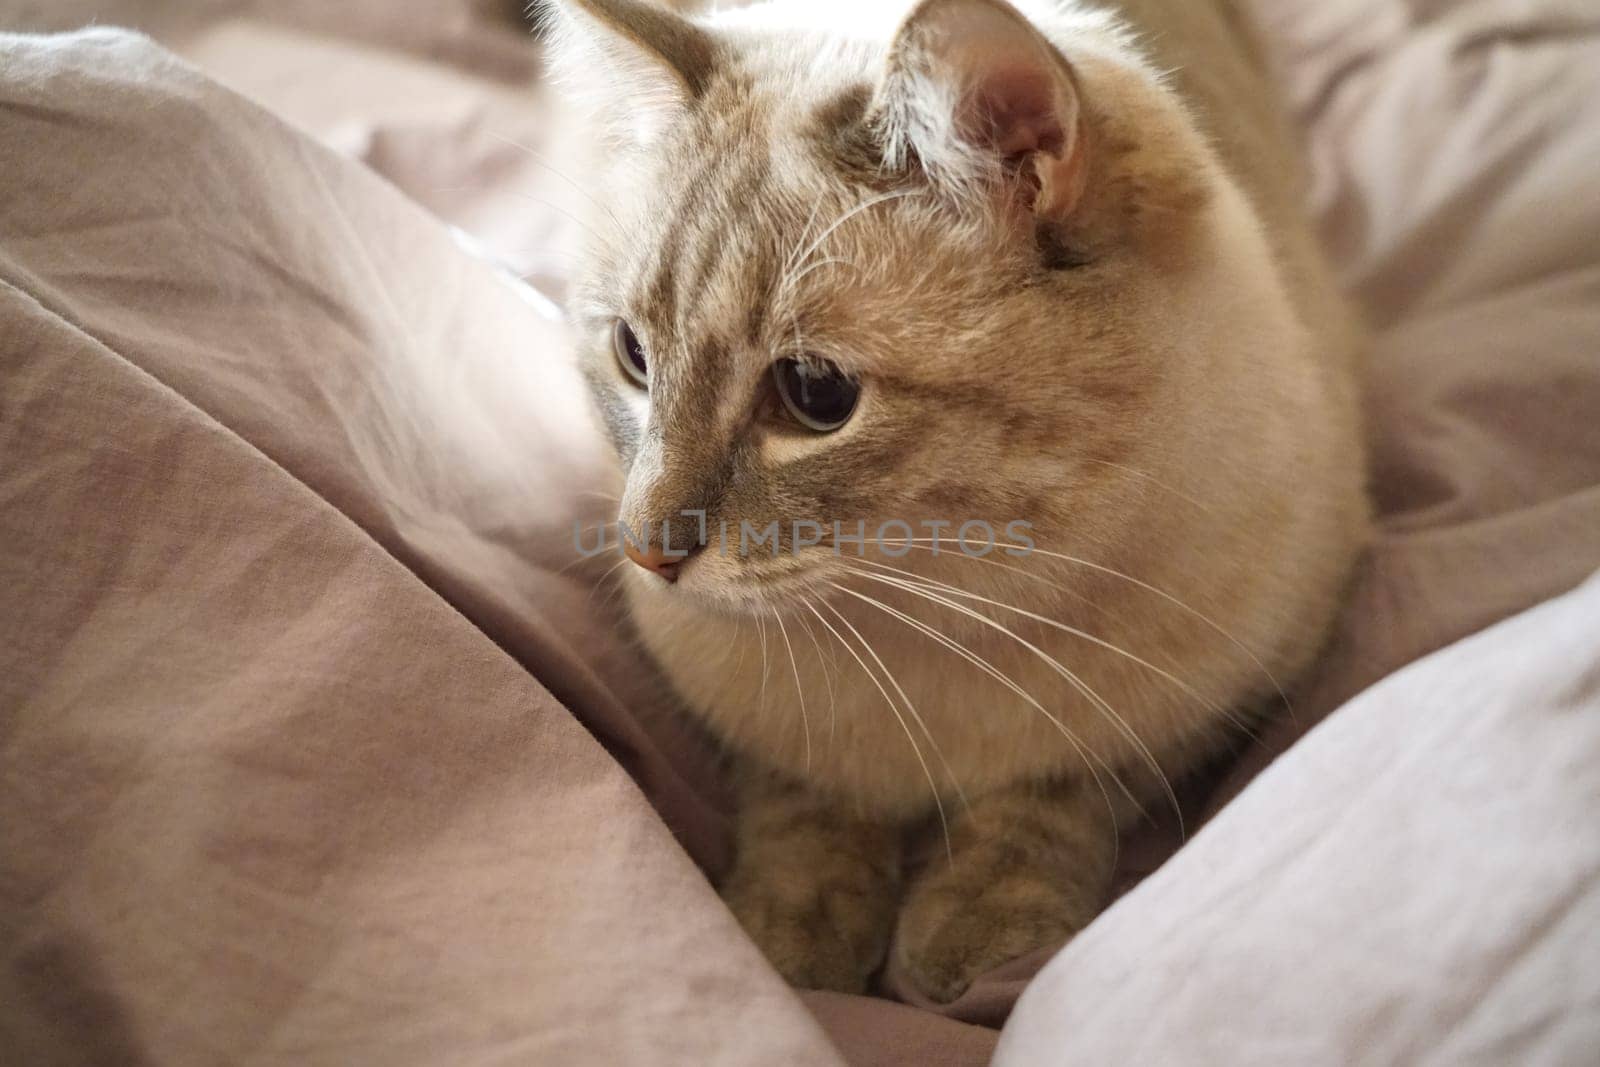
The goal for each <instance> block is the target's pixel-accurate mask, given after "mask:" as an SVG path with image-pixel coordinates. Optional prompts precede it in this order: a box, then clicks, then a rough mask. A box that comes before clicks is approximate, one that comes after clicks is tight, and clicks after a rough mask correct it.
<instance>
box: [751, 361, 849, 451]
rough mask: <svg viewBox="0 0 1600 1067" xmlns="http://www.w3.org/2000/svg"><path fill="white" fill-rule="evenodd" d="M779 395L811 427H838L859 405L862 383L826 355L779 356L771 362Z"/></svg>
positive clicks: (791, 410)
mask: <svg viewBox="0 0 1600 1067" xmlns="http://www.w3.org/2000/svg"><path fill="white" fill-rule="evenodd" d="M772 376H773V379H774V380H775V382H776V383H777V387H778V397H779V399H781V400H782V401H783V406H784V407H785V408H786V409H788V411H789V414H790V415H793V416H794V418H795V420H796V421H797V422H799V423H800V424H801V425H802V426H805V427H807V428H808V429H812V430H816V431H818V432H822V433H825V432H827V431H829V430H837V429H838V428H839V427H840V426H843V425H844V424H845V423H846V422H847V421H849V419H850V414H851V412H853V411H855V408H856V397H857V396H858V395H859V394H860V391H861V390H860V387H859V386H858V385H857V384H856V383H855V382H854V381H852V380H851V379H850V378H849V377H848V376H847V375H845V373H844V372H843V371H841V370H840V369H839V368H838V367H836V366H834V365H833V364H832V363H830V362H828V361H827V360H825V359H814V360H806V361H801V360H798V359H780V360H778V362H776V363H774V364H773V365H772Z"/></svg>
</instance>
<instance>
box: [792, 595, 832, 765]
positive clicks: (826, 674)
mask: <svg viewBox="0 0 1600 1067" xmlns="http://www.w3.org/2000/svg"><path fill="white" fill-rule="evenodd" d="M801 603H802V604H804V605H805V606H806V607H807V608H810V607H811V601H810V599H809V598H802V599H801ZM795 621H796V622H798V623H800V625H801V628H802V629H803V630H805V632H806V636H807V637H809V638H811V646H812V647H813V648H815V649H816V650H817V665H818V666H820V667H821V668H822V681H823V683H824V684H825V685H826V686H827V687H828V747H829V749H830V751H831V749H832V747H833V728H834V726H835V724H836V723H837V721H838V717H839V706H838V702H837V693H836V691H835V689H834V683H835V682H836V681H837V680H838V677H839V659H838V656H837V654H836V653H835V652H834V651H833V646H831V645H830V646H828V653H827V657H826V659H827V662H826V663H824V662H823V659H824V657H823V652H822V643H821V642H820V641H818V640H817V635H816V633H814V632H813V631H812V629H811V627H810V626H809V625H807V624H806V622H805V620H804V619H800V618H797V619H796V620H795ZM830 667H831V668H832V669H831V670H830V669H829V668H830Z"/></svg>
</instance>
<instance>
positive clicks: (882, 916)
mask: <svg viewBox="0 0 1600 1067" xmlns="http://www.w3.org/2000/svg"><path fill="white" fill-rule="evenodd" d="M722 898H723V900H724V901H726V902H727V905H728V907H729V908H730V909H732V911H733V914H734V916H735V917H736V918H737V919H738V920H739V924H740V925H741V926H743V927H744V929H745V933H747V934H749V935H750V939H751V940H752V941H754V942H755V943H756V945H757V946H758V947H759V948H760V949H761V951H762V952H763V953H764V954H765V955H766V957H767V959H768V961H769V962H771V964H772V965H773V967H775V968H777V970H778V973H779V974H781V975H783V977H784V978H785V979H787V980H788V982H789V984H791V985H795V986H799V987H801V988H802V989H826V990H830V991H832V992H836V993H864V992H866V989H867V983H868V982H869V981H870V980H871V978H872V975H873V973H874V972H876V971H877V970H878V968H879V967H880V966H882V964H883V961H884V958H885V957H886V956H887V954H888V949H889V935H890V932H891V930H892V929H893V925H894V905H893V901H892V899H885V898H884V897H883V895H882V894H880V893H873V892H868V893H862V892H860V891H859V890H858V889H855V888H853V887H850V886H845V885H839V884H834V885H832V886H828V885H818V884H815V883H813V882H810V881H809V880H801V879H794V880H789V881H781V880H778V879H775V878H771V877H767V878H760V877H749V876H745V875H744V874H743V872H736V873H735V875H734V877H733V878H732V879H730V881H729V883H728V884H727V885H725V886H724V887H723V890H722Z"/></svg>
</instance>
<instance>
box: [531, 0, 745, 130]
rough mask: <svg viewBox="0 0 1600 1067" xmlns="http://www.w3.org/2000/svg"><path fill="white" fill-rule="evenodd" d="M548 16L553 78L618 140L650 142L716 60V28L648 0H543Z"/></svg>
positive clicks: (690, 99) (700, 87) (689, 100)
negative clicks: (712, 31)
mask: <svg viewBox="0 0 1600 1067" xmlns="http://www.w3.org/2000/svg"><path fill="white" fill-rule="evenodd" d="M542 21H543V27H544V31H545V35H546V38H547V41H548V47H547V52H546V54H547V56H548V57H549V61H550V63H551V68H552V73H553V74H554V76H555V80H556V81H557V82H558V83H560V84H561V85H562V87H563V88H564V89H565V90H566V91H567V92H569V93H570V94H571V95H573V96H574V97H576V98H577V99H578V101H579V102H580V103H582V104H585V105H587V106H588V107H589V108H590V109H591V110H592V112H593V113H594V115H595V117H596V118H597V119H598V120H599V121H600V123H601V124H602V126H603V127H604V128H603V130H602V132H603V133H606V134H609V135H610V137H611V140H613V141H614V142H620V143H623V144H633V145H638V144H648V143H649V142H650V141H651V140H653V139H654V138H655V137H656V136H658V135H659V134H660V132H661V131H662V130H663V129H665V128H666V127H667V126H668V125H670V124H671V123H672V121H673V120H674V119H675V118H677V117H678V116H680V115H682V114H683V113H684V111H685V110H686V109H687V108H689V107H690V106H691V105H692V104H693V103H694V101H695V100H696V99H698V98H699V97H700V95H701V94H702V93H703V92H704V91H705V87H706V84H707V82H709V81H710V79H711V76H712V73H713V70H714V68H715V63H716V51H717V49H716V42H715V40H714V39H713V38H712V36H711V34H710V33H708V32H707V31H706V30H704V29H703V28H701V27H700V26H698V25H696V24H695V23H693V22H690V21H689V20H688V19H686V18H683V17H682V16H680V15H676V14H674V13H672V12H670V11H667V10H665V9H664V8H661V7H658V6H656V5H655V4H653V3H651V2H650V0H545V3H544V14H543V20H542Z"/></svg>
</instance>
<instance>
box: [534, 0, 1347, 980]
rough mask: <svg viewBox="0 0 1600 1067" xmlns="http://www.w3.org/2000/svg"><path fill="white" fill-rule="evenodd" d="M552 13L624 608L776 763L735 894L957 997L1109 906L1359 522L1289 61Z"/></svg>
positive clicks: (1067, 7) (1209, 11)
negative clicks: (1138, 823)
mask: <svg viewBox="0 0 1600 1067" xmlns="http://www.w3.org/2000/svg"><path fill="white" fill-rule="evenodd" d="M1024 11H1025V13H1024ZM553 25H554V28H555V30H556V35H555V42H554V54H555V56H556V60H557V63H558V64H559V66H560V68H561V71H562V72H563V73H564V75H565V81H566V82H567V84H568V85H570V86H571V87H572V88H573V90H574V91H575V93H576V94H577V96H578V98H579V99H580V100H581V101H583V102H585V103H587V104H588V105H590V107H591V108H592V115H593V119H594V123H595V129H596V131H597V133H598V134H599V135H600V136H599V137H598V138H597V142H598V144H599V145H600V146H601V156H600V159H599V162H598V166H597V169H596V174H597V179H596V185H595V188H594V190H593V194H594V199H595V201H596V202H597V204H599V205H600V207H601V209H602V210H599V211H597V213H596V214H595V216H594V218H592V219H591V220H590V226H591V229H592V232H593V237H594V239H593V242H592V245H591V247H590V249H589V258H588V261H587V263H586V265H585V269H584V271H583V275H582V279H581V283H580V285H579V287H578V290H577V293H576V297H575V300H574V302H573V313H574V316H575V320H576V322H577V324H578V327H579V329H580V331H581V336H582V338H583V344H584V348H585V353H584V354H585V360H586V368H587V373H588V375H589V378H590V380H591V383H592V386H593V390H594V394H595V397H596V399H597V402H598V405H599V408H600V410H601V412H602V414H603V416H604V420H605V423H606V425H607V427H608V429H609V431H610V433H611V435H612V437H613V439H614V441H615V443H616V446H617V451H618V454H619V456H620V458H621V461H622V463H623V465H624V467H625V469H626V472H627V487H626V491H625V494H624V496H623V499H622V502H621V509H620V515H619V518H620V519H621V520H622V521H623V522H625V523H626V524H627V526H628V528H629V530H630V531H632V532H634V533H635V534H637V533H638V532H640V531H643V530H645V529H646V528H647V527H648V528H649V529H650V530H652V532H653V533H652V536H653V537H654V538H655V540H654V541H652V542H650V543H649V544H644V543H640V544H635V545H630V555H632V556H633V558H634V560H635V562H638V563H639V564H640V566H639V567H637V568H634V567H625V568H623V570H624V571H626V572H628V573H627V574H626V575H624V577H625V578H626V585H627V591H628V600H629V603H630V606H631V610H632V613H633V615H634V618H635V620H636V622H637V626H638V630H639V633H640V635H641V636H642V638H643V640H644V642H645V644H646V645H647V646H648V647H649V649H650V652H651V653H652V654H653V655H654V657H655V658H656V659H657V660H658V661H659V662H660V665H661V666H662V668H663V669H664V670H665V672H666V674H667V676H668V677H669V678H670V679H671V680H672V682H673V683H674V685H675V686H676V687H677V689H678V690H679V692H680V693H681V696H682V697H683V699H684V701H685V702H686V703H687V705H688V706H689V707H690V708H691V709H693V711H694V712H695V713H696V714H697V715H698V716H700V717H701V718H702V719H703V720H704V722H705V723H707V724H708V725H709V726H710V728H711V729H712V730H713V731H714V732H715V733H716V734H717V736H718V737H720V738H721V740H722V741H723V742H724V743H725V744H726V746H727V748H728V749H729V751H730V752H731V753H733V754H734V755H735V757H736V760H737V763H738V766H739V767H740V780H741V786H742V809H741V815H740V822H739V834H738V859H737V864H736V868H735V870H734V871H733V873H732V875H731V876H730V877H729V878H728V879H727V880H726V883H725V885H724V886H723V892H724V895H725V897H726V899H727V900H728V902H729V904H730V906H731V907H732V908H733V909H734V911H735V913H736V914H737V915H738V916H739V918H740V920H741V921H742V922H743V923H744V925H745V926H746V928H747V929H748V930H749V932H750V934H751V936H752V937H754V938H755V939H756V941H757V942H759V943H760V944H761V946H762V947H763V948H764V950H765V951H766V952H767V954H768V955H769V957H770V958H771V959H772V961H773V962H774V964H776V965H777V966H778V968H779V969H780V970H781V971H783V972H784V974H785V975H787V976H788V977H789V978H790V979H791V980H792V981H794V982H796V983H799V984H802V985H807V986H817V987H824V988H831V989H841V990H859V989H862V988H864V987H865V985H866V984H867V983H868V982H869V980H870V979H871V977H872V975H873V974H874V973H875V972H876V971H877V970H878V969H879V968H880V966H881V965H882V964H883V963H884V961H885V959H886V957H887V956H888V955H889V954H890V953H892V954H893V956H894V962H895V964H896V965H897V966H898V967H899V968H900V969H901V970H902V971H903V973H904V974H905V975H906V976H907V977H908V978H909V979H910V980H911V981H913V982H914V983H915V984H917V985H918V986H919V987H920V988H922V989H923V990H924V991H925V992H927V993H928V994H929V995H930V996H933V997H935V998H938V999H941V1000H948V999H951V998H954V997H956V996H958V995H960V994H961V992H962V991H963V990H965V988H966V987H967V986H968V985H969V983H970V982H971V981H972V979H973V978H974V977H975V976H977V975H978V974H981V973H982V972H984V971H985V970H988V969H989V968H991V967H993V966H994V965H996V964H998V963H1001V962H1003V961H1005V960H1008V959H1011V958H1013V957H1015V956H1017V955H1020V954H1022V953H1025V952H1027V951H1029V950H1031V949H1035V948H1038V947H1041V946H1045V945H1051V944H1055V943H1059V942H1060V941H1062V940H1064V939H1066V938H1068V937H1070V936H1071V935H1072V934H1073V933H1075V932H1076V931H1078V930H1079V929H1081V928H1082V927H1083V926H1084V924H1086V923H1087V922H1089V920H1090V919H1091V918H1093V916H1094V915H1095V913H1096V911H1097V910H1098V909H1099V908H1100V907H1101V906H1103V901H1104V896H1105V893H1106V890H1107V888H1108V882H1109V878H1110V874H1111V867H1112V862H1113V858H1114V854H1115V847H1116V844H1115V843H1116V835H1117V826H1118V820H1120V819H1125V817H1126V814H1127V812H1129V811H1132V810H1134V802H1135V801H1136V802H1137V803H1138V804H1140V805H1144V806H1146V807H1149V806H1150V805H1152V804H1159V803H1165V802H1167V797H1168V792H1167V790H1166V786H1165V782H1166V780H1168V779H1170V778H1173V777H1175V776H1177V775H1180V774H1182V773H1183V772H1184V771H1185V770H1186V769H1189V768H1191V767H1192V766H1194V765H1195V763H1196V762H1197V761H1198V760H1200V759H1201V758H1203V757H1205V756H1207V755H1208V754H1210V753H1212V752H1214V751H1216V750H1217V749H1218V747H1219V746H1221V745H1223V744H1225V743H1227V741H1228V740H1229V739H1230V737H1236V736H1237V730H1238V722H1239V716H1240V715H1242V714H1245V713H1248V712H1249V710H1250V709H1252V708H1259V707H1261V706H1263V705H1264V704H1265V703H1268V702H1269V698H1273V697H1274V694H1275V687H1276V683H1275V680H1274V679H1276V680H1277V681H1278V682H1283V683H1285V684H1286V683H1287V682H1288V680H1289V679H1291V678H1293V677H1294V676H1295V675H1296V674H1297V673H1298V672H1300V671H1301V670H1302V669H1303V668H1305V667H1306V665H1307V664H1308V662H1309V661H1310V659H1311V658H1312V656H1313V654H1314V653H1315V651H1316V650H1317V648H1318V646H1319V643H1320V642H1321V641H1322V640H1323V638H1324V635H1325V633H1326V631H1327V629H1328V625H1329V622H1330V619H1331V618H1332V615H1333V613H1334V611H1335V609H1336V606H1337V603H1338V599H1339V594H1340V590H1341V587H1342V584H1343V583H1344V581H1345V579H1346V576H1347V573H1348V572H1349V570H1350V567H1351V563H1352V559H1353V557H1354V556H1355V554H1356V552H1357V548H1358V544H1359V542H1360V541H1361V538H1362V535H1363V531H1364V525H1365V519H1366V507H1365V503H1364V499H1363V491H1362V455H1361V450H1360V444H1359V434H1358V426H1357V411H1356V389H1355V386H1354V373H1355V367H1356V364H1357V348H1358V340H1359V338H1358V333H1357V332H1356V330H1355V329H1354V328H1353V326H1352V323H1351V320H1350V318H1349V316H1348V314H1347V311H1346V308H1345V306H1344V304H1343V302H1342V301H1341V299H1340V298H1339V296H1338V294H1337V292H1336V291H1335V288H1334V285H1333V283H1332V281H1331V279H1330V277H1329V273H1328V270H1327V267H1326V266H1325V264H1324V261H1323V259H1322V257H1321V254H1320V252H1319V251H1318V249H1317V247H1316V244H1315V242H1314V240H1313V237H1312V234H1311V232H1310V230H1309V228H1308V225H1307V222H1306V220H1305V219H1304V218H1303V217H1302V212H1301V194H1300V184H1299V169H1298V166H1299V165H1298V162H1297V159H1296V156H1295V152H1294V150H1293V147H1292V143H1291V139H1290V137H1289V135H1288V133H1287V132H1286V130H1285V127H1284V124H1283V122H1282V120H1281V118H1280V115H1279V111H1278V108H1277V106H1276V105H1275V103H1274V92H1273V89H1272V87H1271V85H1270V83H1269V81H1268V79H1267V77H1266V75H1265V73H1264V72H1263V70H1262V68H1261V64H1260V62H1259V59H1258V56H1257V54H1256V52H1255V50H1254V49H1253V47H1252V44H1251V39H1250V37H1249V34H1248V32H1247V29H1246V27H1245V26H1244V25H1243V23H1242V20H1241V19H1239V18H1238V16H1237V13H1236V12H1235V10H1234V6H1233V4H1232V3H1229V2H1227V0H1167V2H1156V0H1145V2H1138V3H1135V2H1132V0H1127V2H1123V3H1120V4H1116V5H1105V6H1104V7H1102V6H1100V5H1090V4H1079V3H1062V4H1060V5H1058V6H1050V5H1048V4H1031V5H1028V6H1027V7H1026V8H1025V9H1023V11H1019V10H1018V9H1016V8H1013V7H1011V6H1008V5H1007V4H1006V3H1004V2H1003V0H925V2H923V3H920V4H918V5H917V6H916V7H914V8H912V9H911V10H910V11H909V13H908V12H906V11H905V10H904V9H903V8H898V7H896V6H894V5H893V4H892V3H891V4H889V5H874V4H872V3H870V0H864V2H861V3H852V4H842V5H841V4H838V3H816V2H812V0H792V2H782V3H777V4H770V5H765V6H759V7H755V8H749V9H743V10H737V11H729V12H723V13H719V14H715V15H711V16H707V17H704V18H698V19H695V20H690V19H688V18H685V17H681V16H678V15H675V14H670V13H668V12H667V11H665V10H662V9H659V8H655V7H651V6H648V5H646V4H645V3H644V2H643V0H562V2H561V3H560V4H559V5H558V7H557V10H556V11H555V12H553ZM1163 72H1165V73H1163ZM685 511H692V512H703V513H704V515H705V518H706V522H705V529H704V530H701V529H700V528H699V524H698V522H697V521H695V520H692V519H690V518H686V517H680V513H682V512H685ZM663 520H671V525H670V532H669V535H668V538H669V540H668V543H666V544H663V543H662V541H661V538H660V530H661V523H662V521H663ZM797 520H801V521H802V525H801V526H799V527H797V526H796V525H795V523H796V521H797ZM889 520H900V521H901V522H903V523H904V525H903V526H902V525H900V524H897V523H890V525H888V526H884V525H883V524H884V523H885V522H888V521H889ZM774 521H776V522H778V523H779V527H778V529H779V542H778V545H777V550H776V551H773V549H772V546H771V544H770V543H760V542H758V543H754V544H752V542H751V540H750V539H749V538H746V539H745V543H744V544H743V545H741V544H740V540H741V539H740V536H739V532H738V531H740V530H741V529H744V530H746V531H747V532H748V531H754V532H757V533H759V532H761V531H763V530H765V528H766V527H767V526H768V524H769V523H771V522H774ZM938 522H943V523H948V524H950V525H948V526H943V527H938V526H934V525H931V524H933V523H938ZM813 523H814V524H815V527H813V526H812V525H810V524H813ZM963 523H987V524H988V526H989V528H990V529H993V530H996V531H1000V532H1001V537H1002V539H1004V540H1006V541H1007V544H1008V545H1009V546H1010V551H1006V549H1005V548H1000V549H996V550H995V551H992V552H990V553H988V554H987V555H983V556H981V557H980V556H978V555H976V554H975V551H974V552H972V553H969V552H967V551H962V550H961V549H960V547H959V546H957V545H955V543H954V542H953V540H952V538H953V537H954V535H955V533H956V531H957V529H958V528H959V527H960V526H961V525H962V524H963ZM1018 523H1021V524H1023V525H1015V524H1018ZM724 524H725V525H726V527H727V533H726V535H725V536H724V535H723V533H722V529H723V526H724ZM741 524H746V525H745V526H743V527H741ZM858 524H864V525H858ZM1007 524H1013V525H1012V526H1011V530H1010V532H1012V533H1014V534H1016V535H1017V536H1015V537H1012V538H1009V539H1006V538H1005V537H1004V534H1005V532H1006V530H1007ZM814 529H815V530H820V531H823V536H822V537H821V538H820V543H816V544H810V543H808V542H810V541H812V540H813V539H814V537H815V534H814ZM862 529H865V530H866V531H867V543H866V545H865V547H864V548H863V547H862V546H860V545H859V544H857V543H856V542H854V541H853V540H852V537H853V535H855V534H857V533H858V532H860V531H861V530H862ZM981 529H982V527H981V526H973V527H969V530H981ZM934 531H936V532H937V535H938V536H939V538H940V539H939V542H938V544H935V543H934V540H933V537H934V536H935V533H934ZM841 535H842V536H841ZM702 541H704V542H706V543H705V544H704V547H702ZM1030 543H1031V545H1032V546H1033V550H1032V551H1027V550H1026V549H1027V547H1028V544H1030ZM976 547H977V546H974V548H976ZM929 826H932V827H933V828H934V829H933V832H934V834H935V835H936V836H937V838H938V840H939V841H940V848H939V851H938V852H936V854H935V856H934V858H933V859H932V860H930V861H928V862H926V863H923V864H921V865H920V867H916V866H915V865H911V864H908V862H907V857H906V856H904V855H903V854H902V853H903V849H904V842H905V840H906V838H907V836H908V834H910V833H912V832H913V831H915V830H917V829H919V828H924V827H929ZM946 849H947V850H948V851H946ZM908 868H914V869H910V870H909V873H908Z"/></svg>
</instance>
